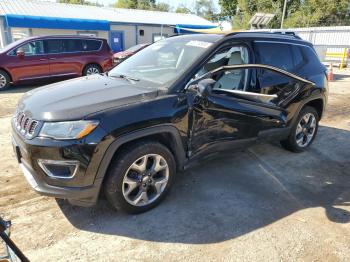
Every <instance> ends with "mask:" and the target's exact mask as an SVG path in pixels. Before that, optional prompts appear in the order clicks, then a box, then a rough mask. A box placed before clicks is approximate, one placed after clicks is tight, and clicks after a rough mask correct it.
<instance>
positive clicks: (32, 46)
mask: <svg viewBox="0 0 350 262" xmlns="http://www.w3.org/2000/svg"><path fill="white" fill-rule="evenodd" d="M17 51H23V52H24V53H25V55H26V56H32V55H41V54H44V53H45V52H44V44H43V41H34V42H30V43H27V44H25V45H22V46H20V47H18V48H16V49H14V50H13V51H11V53H10V55H16V53H17Z"/></svg>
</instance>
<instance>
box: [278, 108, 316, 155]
mask: <svg viewBox="0 0 350 262" xmlns="http://www.w3.org/2000/svg"><path fill="white" fill-rule="evenodd" d="M318 122H319V116H318V113H317V111H316V109H315V108H313V107H310V106H306V107H305V108H303V109H302V110H301V112H300V113H299V115H298V118H297V120H296V121H295V123H294V125H293V126H292V129H291V132H290V134H289V137H288V138H287V139H286V140H283V141H281V144H282V146H283V147H284V148H286V149H288V150H290V151H293V152H302V151H304V150H305V149H306V148H308V147H309V146H310V145H311V144H312V142H313V141H314V139H315V137H316V134H317V130H318Z"/></svg>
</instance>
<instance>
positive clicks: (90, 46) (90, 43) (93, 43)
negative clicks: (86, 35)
mask: <svg viewBox="0 0 350 262" xmlns="http://www.w3.org/2000/svg"><path fill="white" fill-rule="evenodd" d="M101 45H102V41H101V40H82V50H83V51H98V50H100V48H101Z"/></svg>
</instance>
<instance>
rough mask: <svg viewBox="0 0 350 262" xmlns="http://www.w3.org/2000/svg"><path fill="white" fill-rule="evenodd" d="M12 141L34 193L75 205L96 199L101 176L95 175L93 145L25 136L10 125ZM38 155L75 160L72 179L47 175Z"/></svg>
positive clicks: (91, 203)
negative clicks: (75, 168)
mask: <svg viewBox="0 0 350 262" xmlns="http://www.w3.org/2000/svg"><path fill="white" fill-rule="evenodd" d="M97 133H98V132H97ZM100 135H101V134H100ZM95 139H96V137H95ZM90 142H91V141H90ZM12 144H13V149H14V153H15V155H16V158H17V161H18V163H19V165H20V168H21V169H22V172H23V174H24V177H25V178H26V180H27V181H28V183H29V184H30V186H31V187H32V188H33V189H34V190H35V191H36V192H37V193H39V194H41V195H45V196H51V197H55V198H61V199H67V200H68V201H69V202H70V203H72V204H74V205H79V206H92V205H94V204H95V203H96V202H97V200H98V196H99V192H100V188H101V184H102V178H96V174H97V167H98V165H99V162H100V159H99V158H100V156H101V154H94V152H95V149H96V147H97V145H91V144H84V143H80V145H77V144H76V143H71V142H68V143H67V142H61V141H58V142H57V141H56V142H55V141H52V140H50V139H39V138H35V139H32V140H26V139H25V138H23V137H21V136H20V135H19V134H18V133H17V131H16V130H14V129H13V131H12ZM97 151H99V150H97ZM100 151H101V152H102V150H100ZM38 159H50V160H56V161H64V160H75V161H79V163H80V164H79V169H78V172H77V174H76V175H75V176H74V177H73V178H72V179H60V178H54V177H49V176H48V175H47V174H46V173H45V172H44V170H43V169H42V168H41V167H40V165H39V164H38Z"/></svg>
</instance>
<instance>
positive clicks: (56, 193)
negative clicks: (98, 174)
mask: <svg viewBox="0 0 350 262" xmlns="http://www.w3.org/2000/svg"><path fill="white" fill-rule="evenodd" d="M19 166H20V168H21V169H22V172H23V175H24V177H25V178H26V180H27V182H28V183H29V184H30V186H31V187H32V188H33V189H34V191H35V192H37V193H39V194H40V195H44V196H50V197H55V198H62V199H68V201H69V202H70V203H72V204H75V205H79V206H92V205H94V204H95V203H96V202H97V197H98V193H99V187H97V186H96V184H95V185H92V186H90V187H57V186H52V185H49V184H47V183H45V181H43V180H41V179H38V176H37V174H36V173H35V171H34V170H33V169H32V168H31V167H30V166H29V165H28V164H27V163H25V162H24V161H22V162H21V163H19Z"/></svg>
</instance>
